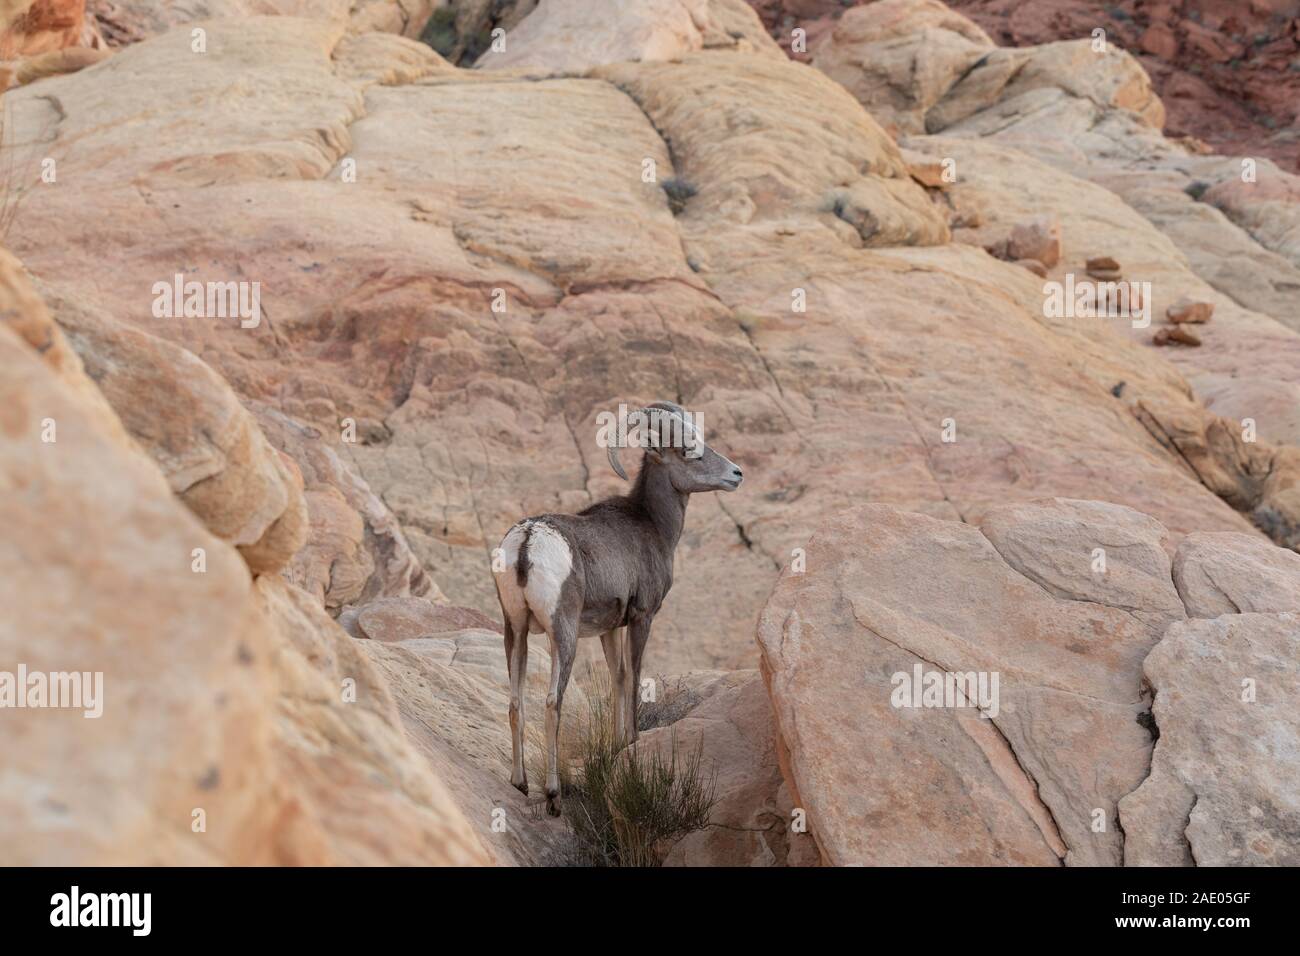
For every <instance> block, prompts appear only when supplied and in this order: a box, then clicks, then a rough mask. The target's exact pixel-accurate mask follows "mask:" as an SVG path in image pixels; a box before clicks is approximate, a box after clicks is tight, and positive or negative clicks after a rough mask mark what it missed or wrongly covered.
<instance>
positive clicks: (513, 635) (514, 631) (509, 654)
mask: <svg viewBox="0 0 1300 956" xmlns="http://www.w3.org/2000/svg"><path fill="white" fill-rule="evenodd" d="M505 635H506V669H507V671H508V672H509V674H510V783H511V784H512V785H513V786H514V788H515V789H516V790H518V791H519V792H520V793H522V794H524V795H525V796H526V795H527V794H528V771H527V770H526V769H525V768H524V728H525V726H526V724H525V722H524V681H525V679H526V678H527V677H528V615H527V614H525V615H524V618H523V622H522V625H520V624H519V622H515V625H512V624H511V621H510V618H509V617H506V619H505Z"/></svg>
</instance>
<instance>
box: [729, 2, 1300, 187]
mask: <svg viewBox="0 0 1300 956" xmlns="http://www.w3.org/2000/svg"><path fill="white" fill-rule="evenodd" d="M750 5H751V6H753V7H754V9H755V10H756V11H757V12H758V14H759V16H760V17H762V19H763V22H764V23H765V24H766V25H767V27H768V29H769V30H770V31H771V33H772V36H773V37H774V38H775V39H776V40H777V42H778V43H780V44H781V47H782V48H783V49H785V50H786V51H787V52H789V51H790V40H791V31H792V30H794V29H795V28H796V27H802V28H803V29H805V30H806V31H807V43H808V48H809V49H811V48H812V47H813V46H814V45H815V44H816V42H817V40H818V39H819V38H820V37H821V36H822V35H823V34H824V33H825V32H826V31H827V30H828V29H829V28H830V26H831V24H832V23H833V22H834V21H835V19H836V18H838V17H839V16H840V14H841V13H843V11H844V10H845V8H846V7H849V6H860V5H862V0H857V2H855V3H843V2H840V0H750ZM948 6H950V7H952V8H953V9H954V10H960V11H961V12H962V13H964V14H965V15H966V16H968V17H970V18H971V19H972V20H974V21H975V22H976V23H977V24H979V25H980V26H981V27H982V28H984V30H986V31H987V32H988V34H989V36H991V37H992V38H993V39H994V40H995V41H996V42H998V43H999V44H1001V45H1003V46H1029V45H1031V44H1037V43H1046V42H1048V41H1051V40H1061V39H1077V38H1082V37H1088V36H1090V35H1091V34H1092V31H1093V30H1095V29H1097V28H1101V29H1103V30H1105V31H1106V37H1107V39H1108V40H1109V41H1111V42H1113V43H1116V44H1118V45H1119V46H1121V47H1123V48H1124V49H1125V50H1127V51H1129V52H1130V53H1132V54H1133V55H1134V56H1136V57H1137V58H1138V60H1139V61H1141V63H1142V66H1143V68H1144V69H1146V71H1147V73H1149V74H1150V75H1151V80H1152V83H1153V84H1154V86H1155V89H1156V92H1157V93H1158V94H1159V96H1160V98H1161V99H1162V100H1164V104H1165V108H1166V110H1167V111H1168V120H1167V122H1166V127H1165V128H1166V132H1167V133H1168V134H1169V135H1170V136H1173V137H1177V136H1192V137H1196V138H1198V139H1202V140H1204V141H1206V142H1207V143H1209V144H1210V145H1211V146H1212V147H1213V148H1214V149H1215V151H1217V152H1222V153H1229V154H1239V155H1255V156H1266V157H1268V158H1269V159H1272V160H1273V161H1274V162H1276V163H1278V164H1279V165H1280V166H1282V167H1284V168H1286V169H1289V170H1293V171H1300V122H1298V121H1297V113H1298V111H1300V0H1114V2H1110V3H1099V2H1094V0H950V2H948ZM792 56H794V58H795V59H800V60H803V59H807V56H806V55H803V54H799V53H794V54H792Z"/></svg>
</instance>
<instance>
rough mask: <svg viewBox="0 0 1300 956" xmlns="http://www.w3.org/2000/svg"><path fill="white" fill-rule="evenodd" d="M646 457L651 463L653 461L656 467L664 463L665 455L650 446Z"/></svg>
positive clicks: (646, 451)
mask: <svg viewBox="0 0 1300 956" xmlns="http://www.w3.org/2000/svg"><path fill="white" fill-rule="evenodd" d="M645 456H646V457H647V458H649V459H650V460H651V461H653V462H654V463H655V464H656V465H662V464H663V463H664V456H663V453H662V452H661V451H660V450H659V449H658V448H656V447H654V446H653V445H649V446H647V447H646V450H645Z"/></svg>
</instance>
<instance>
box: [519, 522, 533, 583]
mask: <svg viewBox="0 0 1300 956" xmlns="http://www.w3.org/2000/svg"><path fill="white" fill-rule="evenodd" d="M532 536H533V524H532V522H531V521H530V522H529V523H528V524H526V525H524V540H523V541H521V542H519V557H518V559H516V561H515V581H516V582H517V583H518V584H519V587H520V589H521V590H522V589H523V588H525V587H527V586H528V570H529V568H531V567H532V562H531V561H529V560H528V542H529V540H530V539H531V538H532Z"/></svg>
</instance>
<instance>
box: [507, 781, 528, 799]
mask: <svg viewBox="0 0 1300 956" xmlns="http://www.w3.org/2000/svg"><path fill="white" fill-rule="evenodd" d="M510 786H512V787H514V788H515V789H516V790H518V791H519V792H520V793H522V794H523V795H524V796H525V797H526V796H528V781H527V780H525V781H524V782H523V783H512V784H511V785H510Z"/></svg>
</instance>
